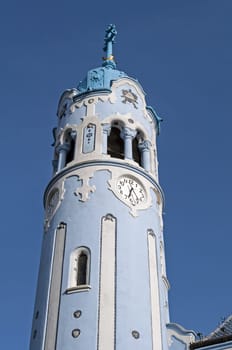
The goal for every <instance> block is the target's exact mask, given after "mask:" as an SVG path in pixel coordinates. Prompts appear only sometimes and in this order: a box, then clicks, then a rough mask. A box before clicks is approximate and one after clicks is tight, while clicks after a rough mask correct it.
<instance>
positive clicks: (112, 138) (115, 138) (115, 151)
mask: <svg viewBox="0 0 232 350" xmlns="http://www.w3.org/2000/svg"><path fill="white" fill-rule="evenodd" d="M114 125H115V124H114ZM120 133H121V131H120V129H119V128H117V127H116V126H112V127H111V130H110V134H109V136H108V140H107V154H109V155H110V156H111V157H114V158H119V159H124V142H123V139H122V138H121V136H120Z"/></svg>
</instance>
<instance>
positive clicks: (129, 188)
mask: <svg viewBox="0 0 232 350" xmlns="http://www.w3.org/2000/svg"><path fill="white" fill-rule="evenodd" d="M116 188H117V192H118V194H119V196H120V197H122V199H123V200H124V201H125V202H127V203H129V204H130V205H132V206H136V205H139V204H140V203H142V202H144V201H145V199H146V193H145V190H144V187H143V186H142V185H141V183H140V182H139V181H137V180H136V179H134V178H133V177H129V176H121V177H120V178H119V179H118V181H117V184H116Z"/></svg>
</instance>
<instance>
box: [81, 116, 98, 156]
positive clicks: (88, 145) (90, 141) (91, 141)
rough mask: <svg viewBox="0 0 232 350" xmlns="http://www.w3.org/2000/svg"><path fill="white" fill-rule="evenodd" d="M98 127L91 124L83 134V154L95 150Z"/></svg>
mask: <svg viewBox="0 0 232 350" xmlns="http://www.w3.org/2000/svg"><path fill="white" fill-rule="evenodd" d="M95 133H96V125H95V124H92V123H89V124H88V125H87V126H86V127H85V128H84V133H83V153H90V152H93V150H94V148H95Z"/></svg>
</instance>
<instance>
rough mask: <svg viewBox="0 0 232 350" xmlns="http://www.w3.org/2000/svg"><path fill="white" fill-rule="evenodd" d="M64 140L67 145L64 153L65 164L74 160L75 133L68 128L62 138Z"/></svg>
mask: <svg viewBox="0 0 232 350" xmlns="http://www.w3.org/2000/svg"><path fill="white" fill-rule="evenodd" d="M64 142H65V143H66V144H67V145H68V151H67V155H66V161H65V166H66V165H67V164H68V163H70V162H72V161H73V160H74V153H75V144H76V134H75V133H74V132H73V131H72V130H69V131H68V132H67V133H66V135H65V138H64Z"/></svg>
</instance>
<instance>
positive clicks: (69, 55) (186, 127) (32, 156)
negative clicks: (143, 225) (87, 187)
mask: <svg viewBox="0 0 232 350" xmlns="http://www.w3.org/2000/svg"><path fill="white" fill-rule="evenodd" d="M231 16H232V2H231V0H175V1H174V0H163V1H162V0H144V1H141V2H139V3H137V2H136V1H127V2H126V1H125V0H124V1H122V0H118V1H117V2H109V1H96V2H92V3H89V2H79V1H74V0H68V1H66V2H64V1H59V0H57V1H53V0H51V1H49V0H47V1H44V0H40V1H28V0H22V1H20V2H19V1H16V0H12V1H9V2H4V4H2V6H1V14H0V45H1V54H0V63H1V79H0V92H1V126H2V128H1V138H0V149H1V152H0V154H1V165H2V171H1V183H2V188H1V199H2V200H1V203H2V209H1V214H2V218H1V248H0V249H1V252H0V273H1V281H2V282H1V288H0V300H1V313H0V334H1V347H2V348H4V349H9V350H25V349H27V348H28V342H29V336H30V329H31V319H32V312H33V304H34V298H35V290H36V280H37V273H38V266H39V257H40V249H41V239H42V232H43V206H42V196H43V191H44V189H45V187H46V184H47V183H48V181H49V179H50V177H51V172H52V170H51V159H52V147H51V143H52V128H53V127H54V126H55V125H56V109H57V103H58V99H59V97H60V95H61V93H62V92H63V91H64V90H65V89H66V88H71V87H75V86H77V83H78V82H79V80H82V79H83V77H84V76H85V74H86V72H87V71H88V70H89V69H91V68H94V67H96V66H99V65H100V64H101V57H102V55H103V52H102V47H103V38H104V31H105V27H106V25H107V24H108V23H115V24H116V26H117V30H118V36H117V38H116V41H117V44H116V45H115V46H114V52H115V56H116V61H117V64H118V68H119V69H120V70H123V71H125V72H126V73H127V74H128V75H130V76H132V77H135V78H137V79H138V80H139V82H140V83H141V84H142V86H143V88H144V90H145V91H146V93H147V102H148V104H149V105H152V106H153V107H154V108H155V109H156V111H157V112H158V113H159V115H160V116H161V117H163V119H164V122H163V123H162V132H161V135H160V137H159V140H158V149H159V153H158V155H159V172H160V183H161V186H162V187H163V190H164V192H165V197H166V206H165V215H164V222H165V243H166V260H167V272H168V277H169V280H170V283H171V290H170V300H169V301H170V313H171V320H172V321H173V322H178V323H180V324H181V325H183V326H184V327H185V328H188V329H194V330H195V331H196V332H202V333H203V334H208V333H209V332H210V331H212V330H213V329H214V328H215V327H216V326H217V325H218V323H219V322H220V321H221V319H222V318H223V317H226V316H228V315H229V314H230V313H231V312H232V310H231V295H232V279H231V254H230V253H231V243H232V237H231V222H230V218H231V212H230V210H231V203H230V200H231V193H232V191H231V190H232V188H231V178H232V165H231V143H232V142H231V129H232V119H231V118H232V113H231V112H232V107H231V100H232V99H231V86H232V70H231V68H232V48H231V37H232V22H231Z"/></svg>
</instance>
